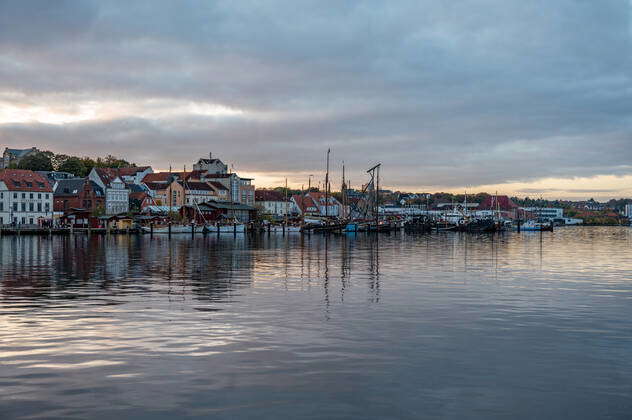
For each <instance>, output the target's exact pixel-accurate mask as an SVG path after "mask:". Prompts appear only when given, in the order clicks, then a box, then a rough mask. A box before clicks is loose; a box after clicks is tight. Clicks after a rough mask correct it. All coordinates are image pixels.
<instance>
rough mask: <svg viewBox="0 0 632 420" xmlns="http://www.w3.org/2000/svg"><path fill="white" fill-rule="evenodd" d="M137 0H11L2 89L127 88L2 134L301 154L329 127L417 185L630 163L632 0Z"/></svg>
mask: <svg viewBox="0 0 632 420" xmlns="http://www.w3.org/2000/svg"><path fill="white" fill-rule="evenodd" d="M128 3H129V2H128ZM128 3H123V2H96V1H95V2H85V1H82V2H71V1H64V2H55V3H54V4H52V3H50V2H41V3H40V2H28V1H27V2H24V1H0V101H2V98H3V95H5V97H7V98H9V99H5V101H11V102H14V103H17V102H20V104H21V105H24V106H28V105H29V104H39V105H41V104H44V105H46V106H47V107H49V108H51V109H59V110H64V111H65V112H71V111H72V109H73V105H74V104H79V103H84V102H89V101H121V102H124V103H125V104H128V106H129V104H132V105H131V108H130V109H131V111H130V112H128V114H127V115H117V116H115V117H113V118H111V119H107V120H90V121H80V122H74V123H68V124H63V125H51V124H42V123H33V122H25V123H21V124H15V123H13V124H3V125H0V137H1V138H2V143H4V144H7V145H11V146H30V145H31V144H38V145H41V146H42V147H47V148H50V149H54V150H58V151H60V152H68V153H69V152H74V153H79V154H95V153H98V154H103V153H117V154H121V155H125V156H128V157H129V158H130V159H132V160H135V161H137V162H145V161H150V162H151V163H153V164H154V165H155V166H157V167H163V168H164V167H166V166H168V164H169V163H172V164H173V165H174V166H180V165H183V164H184V163H190V162H191V161H192V160H193V159H194V158H197V156H199V155H205V154H206V153H207V152H208V151H209V150H212V151H214V152H215V153H216V154H219V155H221V156H223V157H225V159H226V160H228V161H231V162H234V163H235V164H236V166H237V168H238V169H240V170H245V171H250V172H276V173H284V172H285V173H288V174H291V173H293V172H307V173H313V172H316V171H318V170H321V169H322V166H323V159H324V152H325V151H326V149H327V147H332V149H333V150H334V158H335V160H336V162H339V161H340V160H343V159H344V160H345V161H346V162H347V164H348V168H349V170H350V171H351V173H352V177H355V178H357V182H358V183H359V181H360V180H361V179H362V177H363V174H362V173H363V171H362V169H363V168H365V167H367V166H369V165H370V164H372V163H373V162H375V161H382V162H383V163H384V171H383V174H384V176H385V182H387V183H390V184H393V185H399V186H409V187H410V188H416V187H420V186H442V187H460V186H464V185H481V184H490V183H502V182H509V181H529V180H535V179H538V178H543V177H576V176H592V175H599V174H615V175H625V174H630V173H632V164H631V163H630V162H632V147H630V146H632V130H631V124H632V120H631V117H630V115H631V114H630V110H631V109H632V91H631V90H630V86H631V85H632V84H631V83H630V82H631V78H632V77H631V74H632V73H631V68H632V66H631V64H630V57H632V54H631V53H632V48H631V43H630V42H631V39H630V33H631V32H630V25H629V15H630V5H629V3H628V2H627V1H614V0H613V1H601V2H578V1H572V0H561V1H556V2H550V1H544V0H541V1H534V2H505V1H499V0H495V1H492V0H488V1H462V2H458V3H454V2H430V1H428V2H423V1H410V2H377V1H374V2H372V1H365V2H353V1H352V2H323V1H318V2H316V1H311V2H310V1H305V2H296V1H293V2H273V1H270V2H231V1H218V2H207V1H190V2H168V1H146V2H133V3H130V4H128ZM32 27H37V30H36V31H32V30H27V29H26V28H32ZM16 93H18V94H21V95H22V96H21V97H20V98H21V99H16V96H15V94H16ZM152 100H158V101H165V102H167V103H168V102H169V101H174V102H176V101H180V102H182V101H185V102H186V101H192V102H198V103H201V102H208V103H212V104H220V105H223V106H227V107H232V108H235V109H240V110H243V111H244V114H243V115H240V116H200V115H190V114H186V113H174V114H173V115H167V116H165V115H161V116H152V115H151V113H148V112H141V108H142V107H146V103H147V101H152ZM134 104H137V108H138V112H135V110H136V108H134V106H133V105H134ZM143 104H145V105H143ZM69 110H70V111H69ZM141 114H142V115H141Z"/></svg>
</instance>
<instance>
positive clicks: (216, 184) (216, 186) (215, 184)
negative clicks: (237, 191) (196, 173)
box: [208, 181, 228, 191]
mask: <svg viewBox="0 0 632 420" xmlns="http://www.w3.org/2000/svg"><path fill="white" fill-rule="evenodd" d="M208 183H209V184H211V185H212V186H213V187H215V189H218V190H226V191H228V188H226V187H225V186H224V185H223V184H222V183H220V182H217V181H209V182H208Z"/></svg>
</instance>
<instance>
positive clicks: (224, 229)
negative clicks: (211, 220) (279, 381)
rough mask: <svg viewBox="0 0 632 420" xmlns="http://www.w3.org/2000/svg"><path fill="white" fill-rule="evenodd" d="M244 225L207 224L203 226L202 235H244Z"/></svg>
mask: <svg viewBox="0 0 632 420" xmlns="http://www.w3.org/2000/svg"><path fill="white" fill-rule="evenodd" d="M245 231H246V225H244V224H243V223H230V224H207V225H205V226H204V233H244V232H245Z"/></svg>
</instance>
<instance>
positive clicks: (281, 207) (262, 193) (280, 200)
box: [255, 190, 290, 217]
mask: <svg viewBox="0 0 632 420" xmlns="http://www.w3.org/2000/svg"><path fill="white" fill-rule="evenodd" d="M255 202H256V203H257V207H259V208H261V209H262V210H263V214H268V215H273V216H280V217H284V216H285V215H286V214H289V213H290V202H289V200H286V199H285V197H284V196H283V194H281V193H280V192H278V191H274V190H256V191H255Z"/></svg>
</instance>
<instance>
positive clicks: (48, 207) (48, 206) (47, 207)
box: [45, 203, 50, 213]
mask: <svg viewBox="0 0 632 420" xmlns="http://www.w3.org/2000/svg"><path fill="white" fill-rule="evenodd" d="M45 209H46V213H48V212H49V211H50V203H46V205H45Z"/></svg>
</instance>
